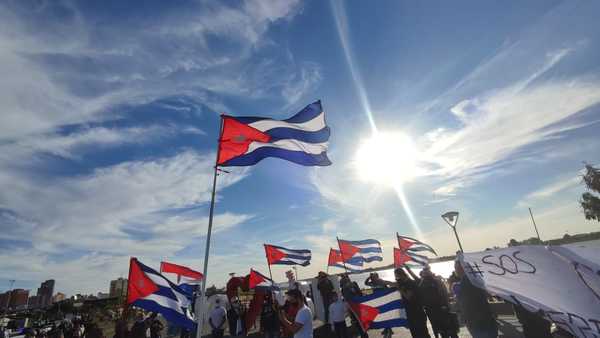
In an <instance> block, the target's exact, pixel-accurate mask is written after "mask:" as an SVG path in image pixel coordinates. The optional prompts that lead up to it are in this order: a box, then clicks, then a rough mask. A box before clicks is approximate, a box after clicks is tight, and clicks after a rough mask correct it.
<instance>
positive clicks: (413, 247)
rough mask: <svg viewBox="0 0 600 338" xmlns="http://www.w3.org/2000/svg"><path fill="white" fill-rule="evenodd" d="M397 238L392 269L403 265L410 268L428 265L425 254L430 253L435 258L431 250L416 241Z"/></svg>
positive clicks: (402, 237) (429, 247) (427, 258)
mask: <svg viewBox="0 0 600 338" xmlns="http://www.w3.org/2000/svg"><path fill="white" fill-rule="evenodd" d="M396 236H397V237H398V247H399V248H394V267H396V268H398V267H401V266H403V265H408V266H410V267H422V266H425V265H427V264H429V257H427V256H426V255H425V253H431V254H434V255H436V256H437V253H436V252H435V250H433V248H432V247H431V246H429V245H427V244H425V243H423V242H421V241H419V240H417V239H414V238H411V237H407V236H400V235H398V233H396Z"/></svg>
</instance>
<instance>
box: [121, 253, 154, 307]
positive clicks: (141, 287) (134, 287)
mask: <svg viewBox="0 0 600 338" xmlns="http://www.w3.org/2000/svg"><path fill="white" fill-rule="evenodd" d="M156 291H158V286H157V285H156V284H155V283H154V282H153V281H152V280H151V279H150V278H148V276H146V273H144V271H143V270H142V268H141V267H140V266H139V264H138V261H137V259H136V258H134V257H132V258H131V259H130V260H129V280H128V282H127V304H131V303H133V302H135V301H136V300H138V299H140V298H143V297H146V296H148V295H151V294H153V293H155V292H156Z"/></svg>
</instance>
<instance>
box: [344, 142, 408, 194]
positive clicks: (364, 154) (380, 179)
mask: <svg viewBox="0 0 600 338" xmlns="http://www.w3.org/2000/svg"><path fill="white" fill-rule="evenodd" d="M354 160H355V161H354V162H355V165H356V170H357V172H358V176H359V178H360V179H362V180H365V181H369V182H375V183H380V184H386V185H390V186H395V185H398V184H402V183H405V182H409V181H411V180H413V179H414V178H415V177H416V176H417V175H418V171H419V170H418V166H417V165H418V160H419V152H418V151H417V148H416V147H415V146H414V144H413V142H412V141H411V139H410V138H409V137H408V136H407V135H406V134H404V133H402V132H375V133H374V134H373V136H371V137H370V138H368V139H365V140H363V141H362V142H361V143H360V145H359V148H358V151H357V152H356V156H355V159H354Z"/></svg>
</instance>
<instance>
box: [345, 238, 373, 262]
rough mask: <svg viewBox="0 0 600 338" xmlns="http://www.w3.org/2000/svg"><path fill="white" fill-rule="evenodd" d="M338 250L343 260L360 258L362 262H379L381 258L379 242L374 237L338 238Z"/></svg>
mask: <svg viewBox="0 0 600 338" xmlns="http://www.w3.org/2000/svg"><path fill="white" fill-rule="evenodd" d="M338 244H339V246H340V251H341V253H342V257H343V258H344V262H347V261H349V260H351V259H357V260H361V261H363V262H366V263H369V262H374V261H377V262H380V261H382V260H383V253H382V251H381V243H379V241H378V240H375V239H365V240H363V241H347V240H343V239H340V240H338Z"/></svg>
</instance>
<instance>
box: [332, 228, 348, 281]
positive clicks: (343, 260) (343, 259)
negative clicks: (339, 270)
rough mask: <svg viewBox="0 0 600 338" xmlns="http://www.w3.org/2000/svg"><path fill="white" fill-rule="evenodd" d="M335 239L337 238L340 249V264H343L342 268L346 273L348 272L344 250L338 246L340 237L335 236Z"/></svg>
mask: <svg viewBox="0 0 600 338" xmlns="http://www.w3.org/2000/svg"><path fill="white" fill-rule="evenodd" d="M335 239H336V240H337V243H338V248H339V249H340V255H342V264H344V270H346V273H348V268H347V267H346V259H345V258H344V251H343V250H342V247H341V246H340V238H339V237H337V236H336V237H335Z"/></svg>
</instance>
